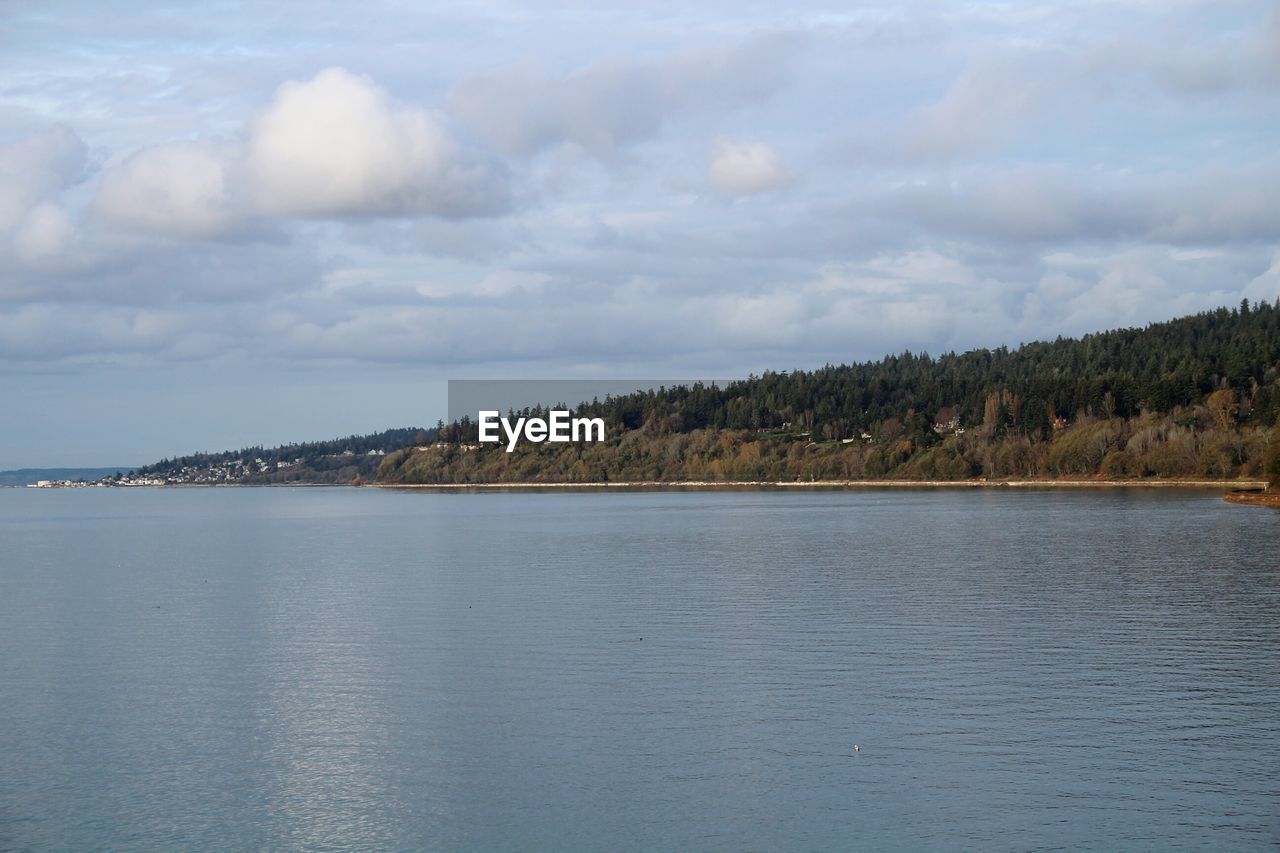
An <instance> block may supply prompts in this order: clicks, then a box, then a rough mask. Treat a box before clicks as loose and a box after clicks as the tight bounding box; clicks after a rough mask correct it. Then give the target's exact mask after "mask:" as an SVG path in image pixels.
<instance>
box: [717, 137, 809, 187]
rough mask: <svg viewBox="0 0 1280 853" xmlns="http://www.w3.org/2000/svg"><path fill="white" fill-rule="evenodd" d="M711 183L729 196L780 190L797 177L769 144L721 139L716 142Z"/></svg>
mask: <svg viewBox="0 0 1280 853" xmlns="http://www.w3.org/2000/svg"><path fill="white" fill-rule="evenodd" d="M709 177H710V179H711V184H712V185H713V186H714V187H715V188H716V189H718V190H721V191H723V192H729V193H760V192H769V191H772V190H780V189H783V188H785V187H788V186H790V185H791V184H792V183H794V182H795V175H794V174H793V173H792V172H791V170H790V169H788V168H787V167H786V165H785V164H784V163H783V162H782V157H781V156H779V155H778V152H777V151H774V150H773V149H772V148H770V147H769V146H768V145H765V144H764V143H762V142H739V141H735V140H732V139H725V138H723V137H722V138H720V139H717V140H716V142H715V146H714V150H713V151H712V155H711V167H710V170H709Z"/></svg>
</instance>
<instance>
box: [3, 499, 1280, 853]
mask: <svg viewBox="0 0 1280 853" xmlns="http://www.w3.org/2000/svg"><path fill="white" fill-rule="evenodd" d="M0 550H2V552H3V557H2V558H0V649H3V651H4V653H3V655H0V708H3V709H4V712H3V713H4V715H5V724H4V726H3V727H0V849H7V848H11V847H16V848H28V847H53V848H84V847H112V848H147V849H154V848H158V847H159V848H172V847H201V848H207V847H214V848H282V847H333V848H421V847H431V848H441V847H443V848H447V849H454V848H479V849H493V848H513V847H519V848H556V849H563V848H580V847H584V846H594V847H600V846H605V845H607V846H610V847H621V848H635V847H646V848H648V847H679V848H699V849H702V848H742V847H755V848H796V847H816V848H835V847H841V848H843V847H849V846H859V847H872V848H875V847H881V848H883V847H911V848H920V847H951V848H954V847H982V846H997V847H1018V848H1023V847H1036V846H1054V845H1060V846H1071V847H1092V848H1095V849H1113V848H1116V847H1121V848H1127V849H1132V848H1152V849H1167V848H1170V847H1206V846H1208V847H1214V848H1231V849H1241V848H1267V847H1270V846H1273V845H1274V844H1275V843H1276V842H1277V841H1280V783H1277V782H1276V780H1277V779H1280V565H1278V564H1280V560H1277V559H1276V556H1275V555H1276V554H1277V553H1280V513H1272V512H1268V511H1265V510H1256V509H1250V508H1243V507H1232V506H1229V505H1226V504H1224V503H1223V502H1222V501H1221V500H1220V499H1219V498H1218V497H1217V496H1215V495H1211V494H1202V493H1201V494H1197V493H1194V492H1186V493H1152V492H1141V491H1133V492H1127V491H1121V492H1105V493H1090V494H1080V493H1072V494H1062V493H1056V492H1017V493H1007V492H985V491H983V492H969V491H965V492H951V491H937V492H933V491H920V492H895V491H885V492H806V493H792V492H787V493H777V492H733V493H707V492H704V493H666V492H651V493H609V494H599V493H555V494H516V493H510V494H482V495H475V494H472V495H466V494H454V495H449V494H418V493H389V492H381V491H373V490H338V489H333V490H329V489H323V490H279V489H276V490H271V489H263V490H256V489H238V490H182V491H172V490H167V491H138V492H122V491H100V490H86V491H66V492H43V493H37V494H32V491H28V490H16V491H3V490H0ZM855 742H856V743H859V744H860V745H861V747H862V748H861V750H860V751H859V752H857V753H856V754H855V753H854V752H853V750H852V744H853V743H855Z"/></svg>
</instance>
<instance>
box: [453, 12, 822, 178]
mask: <svg viewBox="0 0 1280 853" xmlns="http://www.w3.org/2000/svg"><path fill="white" fill-rule="evenodd" d="M802 44H803V39H801V38H800V37H798V36H795V35H772V36H766V37H760V38H756V39H754V40H752V41H749V42H747V43H745V44H741V45H738V46H735V47H731V48H714V49H701V50H689V51H685V52H682V53H677V54H675V55H673V56H670V57H668V58H667V59H665V60H662V61H660V62H634V61H623V60H614V61H601V62H596V63H594V64H591V65H589V66H587V67H585V68H582V69H580V70H578V71H575V72H573V73H571V74H567V75H557V74H554V73H552V72H550V71H548V70H546V69H542V68H538V67H536V66H520V67H512V68H507V69H504V70H502V71H499V72H494V73H490V74H485V75H477V76H472V77H469V78H467V79H466V80H463V81H462V82H461V83H460V84H459V85H458V86H457V88H456V89H455V90H454V92H453V94H452V95H451V96H450V98H449V107H450V109H451V110H452V111H453V112H455V113H456V114H457V115H459V116H461V117H462V118H463V119H464V120H465V121H467V122H469V123H470V124H471V125H472V126H473V127H474V128H475V129H476V130H477V131H478V132H479V133H480V134H481V135H483V136H484V137H485V138H487V139H488V140H490V141H491V142H492V143H493V144H494V145H496V146H498V147H499V148H500V149H502V150H503V151H506V152H508V153H509V154H517V155H527V154H532V153H535V152H537V151H539V150H542V149H544V148H549V147H551V146H554V145H558V144H560V143H565V142H570V143H574V144H576V145H578V146H581V147H582V148H583V149H584V150H586V151H588V152H590V153H591V154H592V155H594V156H596V157H602V158H608V157H611V156H613V155H614V154H615V153H616V152H617V151H618V149H620V148H622V147H624V146H626V145H629V144H632V143H635V142H638V141H640V140H644V139H650V138H652V137H654V136H656V135H657V134H658V132H659V130H660V129H661V128H662V126H663V125H664V123H666V122H668V121H670V120H671V119H672V118H674V117H676V116H679V115H682V114H684V115H687V114H690V113H708V112H710V113H722V112H725V111H729V110H733V109H735V108H740V107H743V106H745V105H747V104H750V103H753V102H755V101H758V100H760V99H762V98H765V97H767V96H769V95H771V94H773V93H775V92H776V91H777V90H778V89H779V88H780V87H781V86H782V84H783V82H784V81H785V79H786V74H787V69H788V65H789V63H790V61H791V60H792V59H793V58H794V57H795V55H796V52H797V51H798V49H799V48H800V46H801V45H802Z"/></svg>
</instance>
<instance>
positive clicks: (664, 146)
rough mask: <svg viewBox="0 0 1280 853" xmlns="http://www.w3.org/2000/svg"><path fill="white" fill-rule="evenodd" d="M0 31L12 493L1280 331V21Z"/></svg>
mask: <svg viewBox="0 0 1280 853" xmlns="http://www.w3.org/2000/svg"><path fill="white" fill-rule="evenodd" d="M785 5H786V7H787V8H782V6H780V5H779V4H775V3H757V2H752V0H736V2H732V3H729V2H724V3H721V2H714V0H713V2H701V3H696V4H691V3H688V2H678V3H677V2H665V0H664V1H663V2H658V1H657V0H639V2H634V3H630V4H577V3H562V2H556V0H547V2H539V3H536V4H535V3H431V2H423V3H412V4H409V3H404V4H401V3H388V2H378V0H374V2H366V3H360V4H339V3H329V2H323V0H308V2H305V3H304V2H289V0H277V1H276V2H272V3H270V4H261V3H248V2H236V0H223V2H204V3H199V4H196V3H191V4H181V3H171V4H147V3H140V2H129V3H112V2H93V3H64V2H57V0H52V2H46V3H41V4H21V3H15V2H6V0H0V468H12V467H23V466H54V465H68V466H71V465H138V464H143V463H146V462H149V461H154V460H155V459H158V458H160V457H162V456H173V455H176V454H181V453H187V452H193V451H199V450H221V449H229V448H235V447H240V446H245V445H251V444H265V445H272V444H278V443H285V442H289V441H295V440H296V441H301V440H312V439H324V438H330V437H335V436H340V435H347V434H351V433H364V432H371V431H375V430H379V429H384V428H388V427H393V426H411V425H430V424H434V423H435V421H436V419H437V418H439V417H442V416H443V415H444V414H445V383H446V380H448V379H464V378H465V379H505V378H520V377H525V378H588V377H597V378H598V377H607V378H627V377H643V376H745V375H747V374H749V373H759V372H762V371H764V370H790V369H796V368H812V367H817V366H821V365H823V364H826V363H842V362H849V361H854V360H863V359H868V358H878V357H880V356H882V355H884V354H885V353H889V352H902V351H904V350H911V351H914V352H920V351H926V352H930V353H932V354H935V355H937V354H940V353H943V352H947V351H952V350H955V351H963V350H966V349H972V348H975V347H981V346H1000V345H1009V346H1016V345H1017V344H1019V343H1021V342H1024V341H1030V340H1036V339H1043V338H1052V337H1055V336H1058V335H1078V334H1083V333H1086V332H1089V331H1096V330H1100V329H1105V328H1114V327H1118V326H1131V325H1143V324H1146V323H1149V322H1153V321H1158V320H1161V319H1168V318H1171V317H1175V316H1179V315H1182V314H1187V313H1192V312H1195V311H1199V310H1204V309H1208V308H1213V307H1216V306H1219V305H1236V304H1238V303H1239V302H1240V300H1241V299H1243V298H1249V299H1253V300H1257V299H1267V300H1269V301H1271V300H1275V299H1276V298H1277V297H1280V144H1277V140H1280V3H1274V2H1235V0H1213V2H1184V0H1077V2H1063V3H1042V2H1036V0H1027V2H1005V3H982V2H971V3H970V2H951V3H940V2H909V0H908V2H893V3H874V2H873V3H856V2H833V3H822V2H815V3H792V4H785Z"/></svg>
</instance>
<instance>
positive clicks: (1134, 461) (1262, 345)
mask: <svg viewBox="0 0 1280 853" xmlns="http://www.w3.org/2000/svg"><path fill="white" fill-rule="evenodd" d="M1278 365H1280V307H1277V305H1273V304H1269V303H1266V302H1259V303H1255V304H1250V303H1249V302H1248V301H1245V302H1242V303H1241V304H1240V305H1239V306H1238V307H1236V308H1220V309H1218V310H1216V311H1210V312H1205V313H1201V314H1196V315H1194V316H1190V317H1183V318H1180V319H1177V320H1171V321H1168V322H1162V323H1156V324H1152V325H1150V326H1147V327H1146V328H1142V329H1119V330H1115V331H1108V332H1100V333H1097V334H1091V335H1086V336H1085V337H1083V338H1080V339H1065V338H1059V339H1058V340H1055V341H1049V342H1037V343H1030V344H1025V345H1023V346H1020V347H1018V348H1017V349H1008V348H1005V347H1001V348H999V349H994V350H986V349H984V350H975V351H973V352H967V353H963V354H957V353H948V354H946V355H942V356H940V357H937V358H934V357H931V356H929V355H928V354H923V353H922V354H918V355H917V354H911V353H904V354H902V355H895V356H887V357H886V358H883V359H881V360H879V361H873V362H865V363H861V364H853V365H843V366H827V367H823V368H821V369H818V370H813V371H796V372H791V373H766V374H765V375H763V376H759V377H752V378H749V379H747V380H743V381H741V382H735V383H732V384H730V385H728V386H727V387H724V388H716V387H703V386H694V387H692V388H672V389H663V390H661V391H658V392H651V393H637V394H633V395H630V396H626V397H621V398H610V399H607V400H604V401H597V402H595V403H593V404H591V405H588V406H585V407H581V408H580V409H579V413H580V414H590V415H592V416H599V417H603V418H604V419H605V421H606V424H607V425H608V436H609V440H608V441H607V442H606V443H605V444H604V445H569V446H566V445H557V446H554V447H552V446H550V445H541V446H534V447H533V448H526V450H525V451H524V452H522V451H517V452H516V453H515V454H505V453H503V452H502V451H500V450H498V451H497V452H498V453H499V454H500V455H499V456H495V455H493V451H495V450H496V448H494V447H492V446H489V445H486V446H484V447H482V448H478V449H476V450H475V452H474V454H473V455H470V456H466V455H465V454H466V453H468V452H469V451H464V452H463V455H459V453H458V452H456V451H454V450H451V449H450V448H449V447H443V446H442V447H438V448H434V449H433V451H430V452H417V453H414V452H402V453H400V454H396V455H395V456H394V457H389V458H388V460H387V461H386V462H385V463H384V464H383V466H382V469H381V472H380V475H379V476H380V478H381V479H382V480H384V481H387V482H450V481H456V480H459V479H462V480H466V479H474V480H475V481H477V482H479V481H486V480H500V481H507V480H512V479H518V478H522V479H533V480H550V479H567V480H573V481H576V480H587V481H599V480H617V479H624V478H625V479H656V480H676V479H713V480H714V479H773V478H775V477H776V478H778V479H791V478H793V477H803V478H808V477H809V476H813V477H818V478H838V479H862V478H876V477H885V476H909V477H927V478H933V477H939V478H957V477H970V476H980V475H983V474H985V475H988V476H1013V475H1020V476H1068V475H1070V476H1082V475H1107V476H1135V477H1138V476H1193V475H1199V476H1215V477H1226V476H1238V475H1245V476H1250V475H1256V474H1258V473H1260V471H1261V467H1260V466H1262V464H1263V462H1262V447H1264V446H1265V441H1266V433H1267V430H1268V429H1269V428H1270V427H1271V426H1272V425H1273V424H1275V422H1276V419H1277V414H1278V413H1280V367H1278ZM1086 432H1087V433H1088V434H1089V435H1090V436H1091V438H1089V439H1087V440H1086V439H1085V438H1083V437H1082V436H1083V435H1084V433H1086ZM672 436H676V437H679V436H683V438H682V439H671V438H669V437H672ZM441 437H442V438H443V439H444V440H445V442H446V443H449V444H452V445H455V446H456V448H464V447H470V446H472V445H473V443H474V442H475V425H474V424H472V423H470V422H469V421H463V422H460V423H454V424H449V425H447V426H445V427H444V429H443V430H442V432H441ZM801 439H803V442H802V445H800V448H799V449H797V447H796V446H794V445H795V444H796V442H797V441H799V440H801ZM1078 442H1083V443H1084V444H1088V445H1089V447H1088V448H1087V449H1080V448H1077V450H1080V452H1079V453H1076V452H1074V451H1073V452H1070V453H1068V452H1067V447H1068V445H1073V444H1074V443H1078ZM748 445H750V446H748ZM1228 445H1229V446H1228ZM502 457H520V458H506V459H504V458H502ZM1108 457H1110V458H1109V459H1108ZM712 463H719V464H712ZM751 473H755V474H757V475H758V476H747V475H748V474H751ZM637 475H642V476H637Z"/></svg>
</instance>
